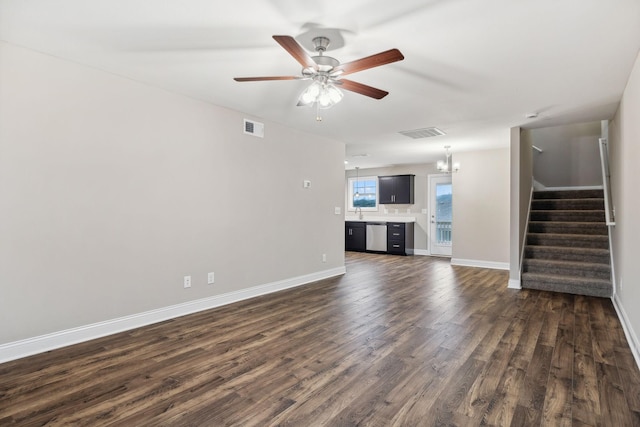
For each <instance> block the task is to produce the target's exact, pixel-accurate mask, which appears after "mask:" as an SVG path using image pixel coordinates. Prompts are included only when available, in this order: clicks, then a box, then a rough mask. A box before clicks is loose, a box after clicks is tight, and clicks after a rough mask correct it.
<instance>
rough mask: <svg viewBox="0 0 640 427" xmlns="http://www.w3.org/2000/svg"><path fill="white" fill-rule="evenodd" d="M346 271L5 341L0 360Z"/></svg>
mask: <svg viewBox="0 0 640 427" xmlns="http://www.w3.org/2000/svg"><path fill="white" fill-rule="evenodd" d="M345 272H346V269H345V267H344V266H343V267H337V268H333V269H330V270H324V271H319V272H317V273H312V274H307V275H304V276H298V277H293V278H290V279H285V280H280V281H277V282H272V283H266V284H264V285H258V286H254V287H251V288H247V289H242V290H239V291H234V292H229V293H226V294H222V295H216V296H212V297H208V298H202V299H199V300H195V301H189V302H185V303H181V304H176V305H171V306H168V307H163V308H159V309H156V310H150V311H145V312H142V313H137V314H132V315H129V316H124V317H120V318H117V319H111V320H106V321H104V322H98V323H93V324H90V325H84V326H80V327H77V328H72V329H67V330H64V331H58V332H53V333H50V334H46V335H41V336H37V337H33V338H28V339H24V340H20V341H15V342H10V343H7V344H2V345H0V363H4V362H8V361H10V360H15V359H20V358H22V357H27V356H31V355H34V354H38V353H43V352H45V351H49V350H54V349H56V348H61V347H66V346H68V345H72V344H78V343H80V342H84V341H89V340H92V339H95V338H100V337H104V336H107V335H111V334H115V333H118V332H123V331H127V330H130V329H134V328H139V327H141V326H146V325H150V324H153V323H158V322H162V321H165V320H169V319H173V318H176V317H180V316H184V315H187V314H192V313H196V312H199V311H203V310H208V309H211V308H215V307H220V306H223V305H227V304H231V303H234V302H238V301H242V300H245V299H249V298H253V297H257V296H260V295H266V294H270V293H273V292H278V291H281V290H284V289H288V288H294V287H296V286H301V285H305V284H307V283H311V282H315V281H318V280H322V279H328V278H330V277H334V276H339V275H341V274H345Z"/></svg>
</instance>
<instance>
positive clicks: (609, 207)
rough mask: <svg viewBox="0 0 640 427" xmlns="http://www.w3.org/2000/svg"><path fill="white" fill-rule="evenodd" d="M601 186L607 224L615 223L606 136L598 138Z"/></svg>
mask: <svg viewBox="0 0 640 427" xmlns="http://www.w3.org/2000/svg"><path fill="white" fill-rule="evenodd" d="M598 145H599V146H600V165H601V167H602V187H603V189H604V215H605V220H606V223H607V225H608V226H612V225H616V208H615V207H614V206H613V202H612V201H611V172H610V170H609V146H608V144H607V139H606V138H599V139H598Z"/></svg>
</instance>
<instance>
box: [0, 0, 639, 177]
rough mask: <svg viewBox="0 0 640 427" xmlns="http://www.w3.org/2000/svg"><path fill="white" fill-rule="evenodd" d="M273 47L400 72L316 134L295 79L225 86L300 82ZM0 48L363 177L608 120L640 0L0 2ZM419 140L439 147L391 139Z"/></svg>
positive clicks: (624, 73) (376, 77)
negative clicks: (418, 132)
mask: <svg viewBox="0 0 640 427" xmlns="http://www.w3.org/2000/svg"><path fill="white" fill-rule="evenodd" d="M276 34H280V35H290V36H293V37H295V38H296V40H297V41H298V43H300V44H301V45H302V46H303V47H305V48H308V49H311V48H312V44H311V40H312V39H313V38H314V37H315V36H317V35H324V36H327V37H328V38H330V39H331V40H332V45H331V46H329V48H328V51H330V52H331V56H332V57H335V58H337V59H338V60H340V62H342V63H344V62H349V61H353V60H355V59H359V58H362V57H365V56H369V55H373V54H376V53H379V52H382V51H385V50H388V49H392V48H397V49H399V50H400V51H401V52H402V54H403V55H404V57H405V59H404V60H403V61H400V62H396V63H393V64H388V65H385V66H383V67H376V68H373V69H369V70H365V71H362V72H359V73H358V74H357V79H356V80H357V81H358V82H360V83H363V84H366V85H370V86H373V87H376V88H379V89H382V90H384V91H388V92H389V95H388V96H386V97H385V98H383V99H380V100H376V99H372V98H369V97H366V96H362V95H360V94H358V93H353V92H348V91H345V93H344V98H343V99H342V101H341V102H340V103H339V104H336V105H335V106H333V107H332V108H330V109H328V110H325V111H323V115H322V116H323V120H322V121H321V122H318V121H316V120H315V117H316V114H315V110H314V109H310V108H306V107H298V106H296V102H297V99H298V97H299V96H300V94H301V93H302V91H303V90H304V89H305V88H306V86H307V85H308V82H307V81H304V80H290V81H266V82H251V83H238V82H235V81H234V80H233V77H236V76H254V75H258V76H271V75H275V76H278V75H299V74H300V73H301V67H300V64H298V63H297V62H296V61H295V60H294V59H293V58H292V57H291V56H290V55H289V54H288V53H287V52H286V51H285V50H284V49H282V47H281V46H279V45H278V44H277V43H276V42H275V41H274V40H273V38H272V36H273V35H276ZM0 39H1V40H2V41H4V42H7V43H12V44H15V45H17V46H21V47H24V48H28V49H32V50H35V51H38V52H42V53H45V54H49V55H53V56H56V57H59V58H62V59H65V60H69V61H73V62H75V63H79V64H84V65H86V66H89V67H93V68H97V69H101V70H104V71H106V72H109V73H114V74H117V75H121V76H125V77H127V78H130V79H133V80H136V81H139V82H142V83H145V84H148V85H152V86H156V87H161V88H164V89H166V90H169V91H173V92H177V93H181V94H184V95H186V96H189V97H192V98H196V99H199V100H203V101H206V102H209V103H212V104H215V105H219V106H223V107H227V108H230V109H233V110H237V111H241V112H243V113H245V114H247V115H248V116H249V117H250V118H252V119H255V120H258V121H265V120H268V121H275V122H278V123H281V124H283V125H286V126H288V127H291V128H295V129H298V130H300V131H304V132H310V133H313V134H318V135H322V136H326V137H329V138H334V139H337V140H340V141H343V142H344V143H345V144H346V160H348V161H349V163H348V165H346V167H347V168H353V167H356V166H358V167H362V168H366V167H378V166H387V165H394V164H403V163H430V162H434V161H435V160H436V159H438V158H440V157H441V156H442V152H443V147H444V146H445V145H450V146H451V151H452V152H453V153H455V152H459V151H469V150H482V149H490V148H497V147H506V146H507V145H508V143H509V129H510V128H511V127H513V126H524V127H546V126H553V125H558V124H565V123H576V122H586V121H593V120H601V119H608V118H611V117H612V116H613V114H614V113H615V111H616V108H617V106H618V103H619V101H620V97H621V94H622V92H623V90H624V86H625V84H626V82H627V79H628V77H629V73H630V71H631V68H632V66H633V62H634V60H635V58H636V55H637V53H638V50H639V49H640V2H638V1H637V0H611V1H607V2H603V1H601V0H563V1H557V0H539V1H535V2H533V1H529V2H514V1H512V0H489V1H483V2H477V1H472V0H430V1H425V0H405V1H402V2H389V1H382V0H354V1H349V2H343V1H336V0H329V1H305V0H303V1H300V0H270V1H264V0H248V1H242V2H220V1H211V0H185V1H182V2H157V1H154V0H126V1H125V0H46V1H45V0H0ZM310 53H313V52H310ZM534 112H535V115H534V116H533V117H531V116H530V115H532V113H534ZM430 127H436V128H438V129H440V130H441V131H443V132H444V133H445V135H440V136H434V137H430V138H420V139H413V138H407V137H406V136H404V135H402V134H401V133H400V132H402V131H407V130H415V129H424V128H430ZM363 153H366V154H368V155H367V156H359V157H356V156H354V155H358V154H363Z"/></svg>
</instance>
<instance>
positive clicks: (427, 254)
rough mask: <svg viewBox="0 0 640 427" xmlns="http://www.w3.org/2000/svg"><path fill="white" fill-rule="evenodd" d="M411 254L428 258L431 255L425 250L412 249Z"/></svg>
mask: <svg viewBox="0 0 640 427" xmlns="http://www.w3.org/2000/svg"><path fill="white" fill-rule="evenodd" d="M413 254H414V255H421V256H429V255H431V254H430V253H429V251H428V250H426V249H414V250H413Z"/></svg>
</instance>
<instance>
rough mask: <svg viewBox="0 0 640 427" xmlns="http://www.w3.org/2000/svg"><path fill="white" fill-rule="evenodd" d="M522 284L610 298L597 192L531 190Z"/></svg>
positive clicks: (606, 249) (605, 233)
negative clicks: (531, 198) (531, 197)
mask: <svg viewBox="0 0 640 427" xmlns="http://www.w3.org/2000/svg"><path fill="white" fill-rule="evenodd" d="M521 284H522V287H523V288H528V289H540V290H545V291H556V292H565V293H570V294H578V295H591V296H597V297H611V293H612V285H611V266H610V257H609V235H608V230H607V226H606V224H605V219H604V195H603V191H602V190H570V191H534V193H533V200H532V202H531V214H530V218H529V230H528V232H527V242H526V246H525V253H524V260H523V265H522V276H521Z"/></svg>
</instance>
